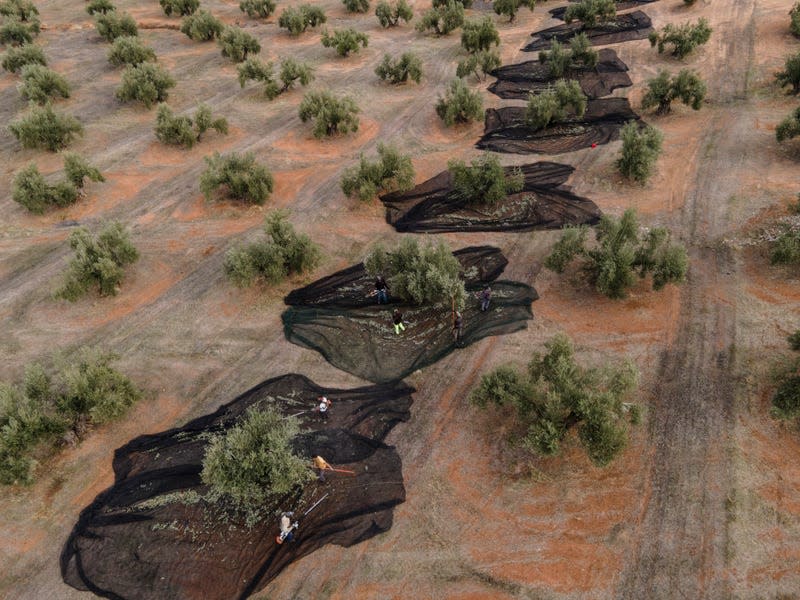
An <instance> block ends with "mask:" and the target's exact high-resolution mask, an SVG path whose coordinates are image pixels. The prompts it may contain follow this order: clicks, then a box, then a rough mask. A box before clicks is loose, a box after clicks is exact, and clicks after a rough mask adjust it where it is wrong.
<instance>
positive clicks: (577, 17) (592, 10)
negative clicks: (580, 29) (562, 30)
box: [564, 0, 617, 29]
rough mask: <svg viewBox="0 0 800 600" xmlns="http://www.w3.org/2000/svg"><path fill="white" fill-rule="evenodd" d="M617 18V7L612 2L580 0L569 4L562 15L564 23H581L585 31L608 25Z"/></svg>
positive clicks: (612, 0) (609, 0) (605, 0)
mask: <svg viewBox="0 0 800 600" xmlns="http://www.w3.org/2000/svg"><path fill="white" fill-rule="evenodd" d="M616 16H617V5H616V3H615V2H614V0H580V2H578V3H576V4H570V5H569V6H568V7H567V11H566V12H565V13H564V21H565V22H566V23H572V22H573V21H581V22H582V23H583V26H584V28H585V29H591V28H592V27H596V26H597V25H602V24H603V23H608V22H609V21H612V20H613V19H614V18H615V17H616Z"/></svg>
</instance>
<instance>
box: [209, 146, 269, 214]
mask: <svg viewBox="0 0 800 600" xmlns="http://www.w3.org/2000/svg"><path fill="white" fill-rule="evenodd" d="M205 161H206V165H207V167H206V170H205V171H203V174H202V175H200V189H201V190H202V191H203V194H205V197H206V198H207V199H209V200H210V199H211V197H212V195H213V194H214V192H215V191H216V190H217V189H218V188H220V187H223V186H224V187H225V189H226V196H228V197H230V198H233V199H235V200H242V201H244V202H250V203H252V204H259V205H260V204H264V202H266V201H267V199H268V198H269V196H270V194H272V190H273V187H274V186H275V181H274V179H273V178H272V173H270V172H269V169H267V167H265V166H264V165H260V164H258V163H256V156H255V154H253V153H252V152H247V153H245V154H238V153H236V152H232V153H230V154H228V155H225V156H221V155H220V153H219V152H214V154H213V155H212V156H207V157H206V158H205Z"/></svg>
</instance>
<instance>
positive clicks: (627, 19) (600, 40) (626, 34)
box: [522, 10, 653, 52]
mask: <svg viewBox="0 0 800 600" xmlns="http://www.w3.org/2000/svg"><path fill="white" fill-rule="evenodd" d="M652 31H653V25H652V22H651V20H650V17H648V16H647V15H646V14H644V13H643V12H642V11H640V10H637V11H635V12H632V13H627V14H624V15H617V16H616V17H615V19H614V20H613V21H609V22H608V23H603V24H602V25H598V26H596V27H592V28H591V29H587V28H585V27H584V26H583V24H582V23H580V22H573V23H569V24H567V23H565V24H563V25H556V26H555V27H549V28H548V29H543V30H541V31H537V32H536V33H532V34H531V37H532V38H533V40H532V41H531V42H529V43H528V44H527V45H526V46H525V47H524V48H523V49H522V50H523V52H537V51H539V50H547V49H548V48H550V44H551V43H552V41H553V40H558V41H559V42H560V43H562V44H563V43H565V42H569V41H570V40H571V39H572V38H573V37H575V36H576V35H578V34H580V33H585V34H586V37H588V38H589V41H590V42H591V43H592V45H593V46H604V45H606V44H616V43H617V42H626V41H629V40H643V39H646V38H647V37H648V36H649V35H650V33H652Z"/></svg>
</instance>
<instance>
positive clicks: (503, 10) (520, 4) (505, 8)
mask: <svg viewBox="0 0 800 600" xmlns="http://www.w3.org/2000/svg"><path fill="white" fill-rule="evenodd" d="M492 7H493V8H494V12H495V13H496V14H498V15H506V16H507V17H508V22H509V23H513V22H514V19H515V18H516V16H517V13H518V12H519V9H520V8H527V9H528V10H530V11H533V9H534V8H535V7H536V0H494V2H492Z"/></svg>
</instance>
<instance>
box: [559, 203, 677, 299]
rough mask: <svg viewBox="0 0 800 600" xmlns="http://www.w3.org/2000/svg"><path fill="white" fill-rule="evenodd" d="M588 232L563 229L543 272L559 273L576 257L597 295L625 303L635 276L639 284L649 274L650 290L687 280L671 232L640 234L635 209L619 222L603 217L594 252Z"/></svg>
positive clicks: (618, 220) (655, 230)
mask: <svg viewBox="0 0 800 600" xmlns="http://www.w3.org/2000/svg"><path fill="white" fill-rule="evenodd" d="M586 231H587V230H586V229H585V228H575V227H571V228H567V229H565V231H564V235H563V236H562V237H561V240H559V242H558V243H556V245H555V247H554V248H553V252H552V253H551V254H550V256H548V257H547V258H546V259H545V263H544V264H545V266H546V267H547V268H548V269H551V270H553V271H556V272H558V273H561V272H563V271H564V269H565V268H566V266H567V265H568V264H569V263H570V262H572V260H573V259H574V258H575V257H577V256H580V257H581V258H582V259H583V270H584V272H585V273H586V274H587V275H588V276H589V279H590V280H591V281H592V282H593V283H594V285H595V287H596V288H597V291H599V292H600V293H602V294H604V295H606V296H608V297H609V298H624V297H625V296H626V295H627V293H628V289H629V288H630V287H631V286H633V284H634V283H635V282H636V278H635V274H636V272H637V271H638V275H639V277H641V278H644V277H645V276H646V275H647V274H650V273H651V274H652V276H653V282H652V285H653V289H654V290H660V289H662V288H663V287H664V286H665V285H667V284H668V283H681V282H682V281H683V280H684V279H685V277H686V271H687V270H688V266H689V262H688V257H687V254H686V249H685V248H684V247H683V246H682V245H680V244H673V243H672V242H671V234H670V232H669V230H667V229H665V228H663V227H656V228H653V229H651V230H649V231H647V232H646V233H644V234H642V233H641V232H640V231H639V224H638V220H637V218H636V211H634V210H633V209H628V210H626V211H625V213H624V214H623V215H622V218H620V219H615V218H613V217H610V216H608V215H603V218H602V219H601V221H600V224H599V225H598V226H597V229H596V230H595V239H596V241H597V243H598V244H597V246H596V247H593V248H586V245H585V244H586Z"/></svg>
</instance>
